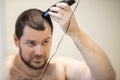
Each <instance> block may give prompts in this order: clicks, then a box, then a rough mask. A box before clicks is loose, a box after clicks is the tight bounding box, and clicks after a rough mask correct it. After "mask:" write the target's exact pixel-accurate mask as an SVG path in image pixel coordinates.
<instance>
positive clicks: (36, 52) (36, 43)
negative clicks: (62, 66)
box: [15, 24, 52, 70]
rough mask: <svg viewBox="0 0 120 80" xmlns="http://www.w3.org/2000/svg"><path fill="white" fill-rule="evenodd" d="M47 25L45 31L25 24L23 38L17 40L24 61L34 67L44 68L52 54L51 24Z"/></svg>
mask: <svg viewBox="0 0 120 80" xmlns="http://www.w3.org/2000/svg"><path fill="white" fill-rule="evenodd" d="M46 26H47V27H46V29H45V30H44V31H41V30H35V29H32V28H30V27H28V26H25V28H24V32H23V35H22V37H21V39H20V40H18V39H17V40H15V43H16V45H17V46H18V47H19V52H20V56H21V59H22V61H23V62H24V63H25V64H26V65H27V66H28V67H30V68H32V69H36V70H37V69H42V68H43V67H44V66H45V64H46V63H47V60H48V57H49V54H50V48H51V42H52V40H51V37H52V36H51V29H50V26H49V25H47V24H46Z"/></svg>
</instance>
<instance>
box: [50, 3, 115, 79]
mask: <svg viewBox="0 0 120 80" xmlns="http://www.w3.org/2000/svg"><path fill="white" fill-rule="evenodd" d="M50 10H51V12H49V14H50V15H51V17H52V19H54V20H55V21H57V22H58V23H59V24H60V26H61V28H62V29H63V31H65V30H66V28H67V25H68V22H69V17H70V15H71V14H72V10H71V8H70V7H69V6H68V5H67V4H65V3H58V4H57V7H51V8H50ZM52 11H53V12H52ZM67 34H68V35H69V36H70V37H71V38H72V40H73V41H74V43H75V44H76V46H77V48H78V49H79V51H80V52H81V54H82V55H83V57H84V59H85V62H86V64H87V66H88V68H89V70H90V73H91V77H93V78H94V79H95V80H115V77H116V76H115V71H114V69H113V67H112V65H111V63H110V61H109V59H108V57H107V56H106V54H105V52H104V51H103V50H102V49H101V48H100V47H99V46H98V45H97V44H96V43H95V42H93V41H92V40H91V39H90V38H89V37H88V36H87V35H86V34H85V32H84V31H82V30H81V28H80V26H78V24H77V22H76V19H75V17H74V15H73V16H72V19H71V22H70V28H69V30H68V32H67Z"/></svg>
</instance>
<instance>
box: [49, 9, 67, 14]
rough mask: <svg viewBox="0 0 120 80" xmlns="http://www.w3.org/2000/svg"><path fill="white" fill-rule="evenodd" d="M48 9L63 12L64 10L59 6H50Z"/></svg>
mask: <svg viewBox="0 0 120 80" xmlns="http://www.w3.org/2000/svg"><path fill="white" fill-rule="evenodd" d="M50 11H52V12H56V13H61V14H63V13H64V12H65V11H64V10H63V9H61V8H59V7H51V8H50Z"/></svg>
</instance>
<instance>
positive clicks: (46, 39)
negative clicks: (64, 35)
mask: <svg viewBox="0 0 120 80" xmlns="http://www.w3.org/2000/svg"><path fill="white" fill-rule="evenodd" d="M48 39H51V37H47V38H45V39H43V41H44V40H48ZM26 41H27V42H29V41H32V42H37V41H36V40H26Z"/></svg>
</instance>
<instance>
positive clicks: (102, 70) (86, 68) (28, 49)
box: [6, 3, 116, 80]
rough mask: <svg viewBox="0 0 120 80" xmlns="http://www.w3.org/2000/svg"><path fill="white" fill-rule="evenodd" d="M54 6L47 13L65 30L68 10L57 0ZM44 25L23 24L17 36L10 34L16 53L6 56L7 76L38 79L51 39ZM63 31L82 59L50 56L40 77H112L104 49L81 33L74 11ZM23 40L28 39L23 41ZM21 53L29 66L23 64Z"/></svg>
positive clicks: (56, 79) (98, 79)
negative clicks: (23, 27)
mask: <svg viewBox="0 0 120 80" xmlns="http://www.w3.org/2000/svg"><path fill="white" fill-rule="evenodd" d="M56 6H57V7H51V8H50V10H51V11H50V12H49V14H50V16H51V18H52V19H53V20H55V21H56V22H58V23H59V24H60V27H61V28H62V29H63V31H65V30H66V28H67V25H68V22H69V17H70V15H71V13H72V10H71V8H70V7H69V6H68V5H67V4H65V3H58V4H57V5H56ZM53 11H54V12H53ZM55 12H57V13H55ZM45 26H46V29H45V30H44V31H36V30H34V29H31V28H30V27H29V26H26V27H25V29H24V34H23V36H22V37H21V39H20V40H18V38H17V37H16V35H14V41H15V44H16V46H17V47H18V48H19V54H16V55H14V56H11V57H8V58H7V59H6V62H7V63H6V67H7V68H6V69H7V70H6V75H7V77H6V78H7V80H40V77H41V75H42V73H43V72H44V68H45V67H44V66H43V64H44V63H45V61H46V60H47V59H48V57H49V54H50V48H51V43H52V38H51V37H52V35H51V29H50V26H49V25H48V24H47V23H46V25H45ZM67 34H68V36H70V37H71V39H72V40H73V42H74V43H75V44H76V47H77V48H78V50H79V51H80V52H81V54H82V55H83V57H84V61H78V60H76V59H71V58H65V57H53V59H52V60H51V62H50V64H49V66H48V68H47V70H46V73H45V75H44V77H43V79H42V80H115V78H116V74H115V71H114V69H113V67H112V65H111V63H110V61H109V59H108V57H107V56H106V54H105V52H104V51H103V50H102V49H101V48H100V47H99V46H98V45H97V44H96V43H95V42H93V41H92V40H91V39H90V38H89V37H88V36H87V35H86V34H85V32H84V31H83V30H82V29H81V28H80V26H79V25H78V24H77V22H76V19H75V17H74V15H73V16H72V19H71V24H70V28H69V30H68V32H67ZM27 41H32V42H30V43H28V44H26V42H27ZM33 42H35V45H33ZM73 54H75V53H73ZM21 57H22V58H23V59H25V61H26V62H27V63H29V64H30V65H32V67H30V66H29V65H26V64H25V62H24V61H23V60H22V59H21Z"/></svg>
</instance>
